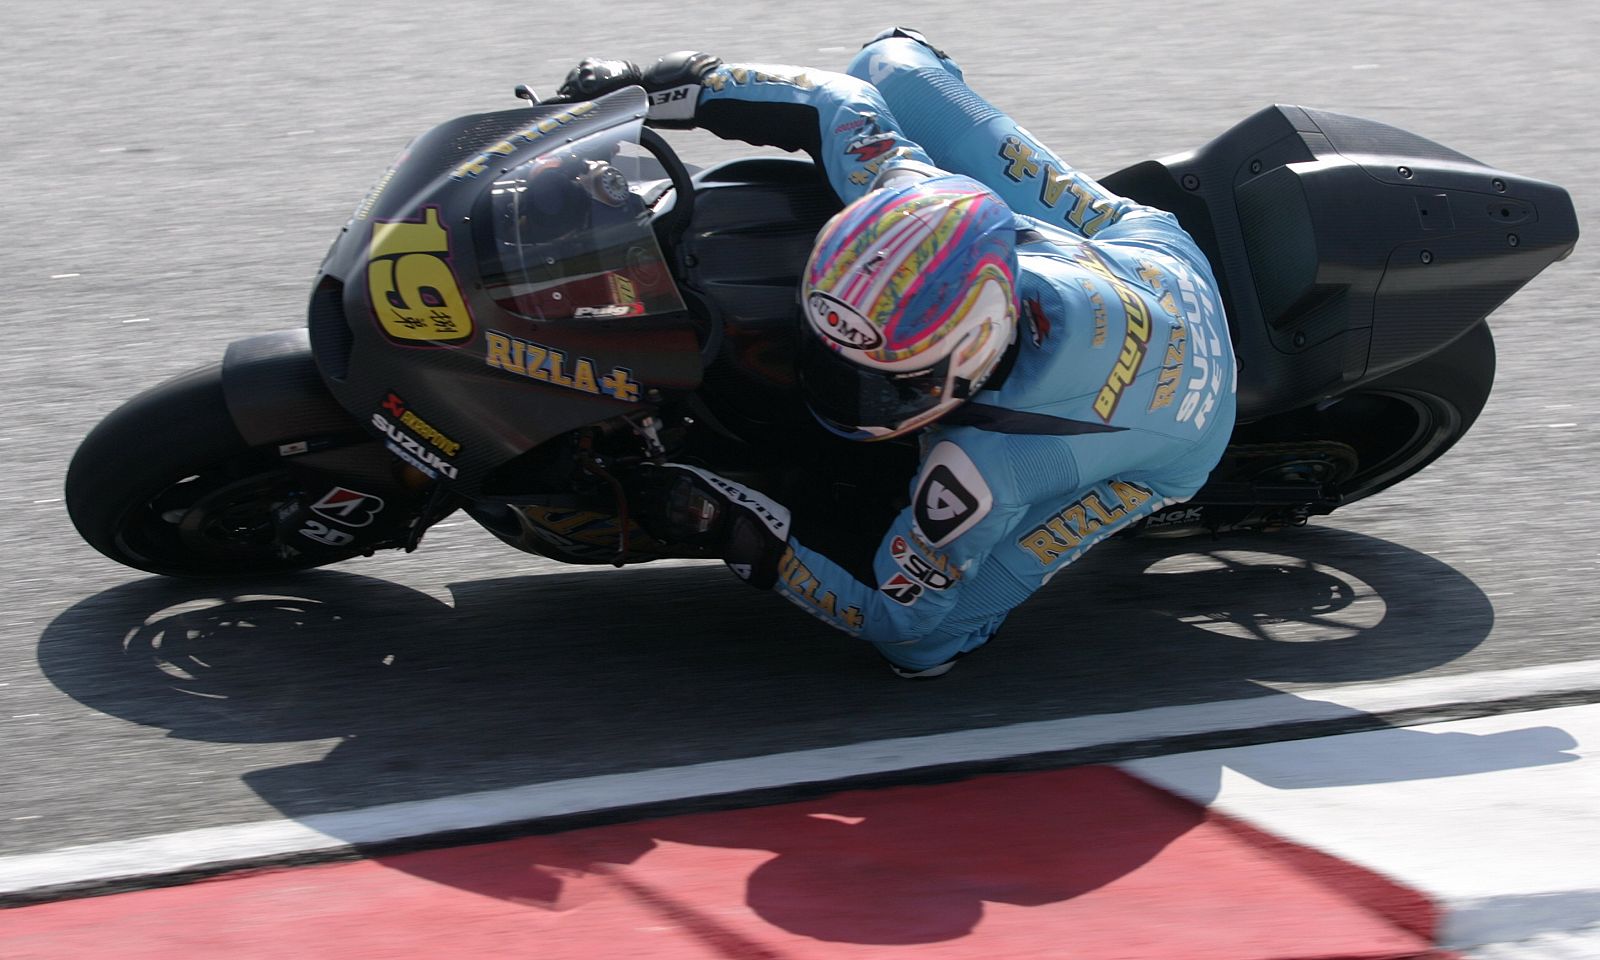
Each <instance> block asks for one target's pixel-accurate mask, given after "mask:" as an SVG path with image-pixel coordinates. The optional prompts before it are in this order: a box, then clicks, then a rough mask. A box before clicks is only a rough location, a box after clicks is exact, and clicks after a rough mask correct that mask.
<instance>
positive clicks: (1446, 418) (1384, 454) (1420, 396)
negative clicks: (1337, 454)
mask: <svg viewBox="0 0 1600 960" xmlns="http://www.w3.org/2000/svg"><path fill="white" fill-rule="evenodd" d="M1494 366H1495V357H1494V337H1493V335H1492V334H1490V332H1489V325H1488V324H1487V323H1480V324H1478V325H1477V326H1476V327H1474V328H1472V329H1471V330H1469V331H1468V332H1467V333H1466V334H1464V335H1463V336H1461V337H1460V338H1459V339H1457V340H1456V341H1455V342H1454V343H1452V344H1450V346H1448V347H1446V348H1444V349H1443V350H1441V351H1439V352H1438V353H1436V354H1434V355H1433V356H1431V357H1428V358H1427V359H1425V360H1422V361H1420V362H1418V363H1415V364H1413V365H1411V366H1409V367H1405V368H1404V369H1401V370H1397V371H1395V372H1394V373H1391V374H1389V375H1388V376H1386V377H1382V378H1380V379H1378V380H1375V381H1373V382H1372V383H1370V384H1365V385H1363V386H1362V387H1360V388H1359V389H1358V390H1356V391H1353V392H1351V393H1349V394H1346V395H1345V396H1342V397H1339V398H1337V399H1336V400H1334V401H1333V402H1331V403H1327V404H1322V405H1319V407H1318V408H1317V411H1316V416H1317V420H1318V424H1317V428H1316V429H1317V430H1318V431H1319V433H1320V434H1321V435H1323V436H1325V437H1327V438H1328V439H1331V440H1336V441H1339V442H1342V443H1346V444H1349V445H1350V446H1351V447H1353V448H1354V449H1355V451H1356V456H1357V462H1358V465H1357V468H1356V471H1355V473H1354V475H1353V476H1351V477H1349V478H1347V479H1345V480H1343V481H1342V482H1340V483H1339V484H1337V485H1336V489H1337V490H1338V493H1339V498H1340V499H1339V505H1340V506H1343V505H1344V504H1347V503H1353V502H1355V501H1357V500H1361V499H1364V498H1366V497H1370V496H1372V495H1373V494H1375V493H1377V492H1379V491H1381V490H1386V489H1388V488H1389V487H1392V486H1394V485H1395V484H1397V483H1399V482H1400V481H1402V480H1404V479H1406V478H1407V477H1409V476H1411V475H1412V474H1414V473H1416V472H1417V471H1419V470H1421V469H1422V468H1423V467H1426V466H1427V465H1428V464H1430V463H1432V462H1433V461H1435V460H1437V459H1439V457H1441V456H1443V455H1444V453H1445V451H1447V450H1449V449H1450V448H1451V447H1453V446H1455V444H1456V442H1457V441H1459V440H1460V439H1461V438H1462V436H1464V435H1465V434H1466V432H1467V429H1468V428H1469V427H1471V426H1472V424H1473V422H1474V421H1476V420H1477V419H1478V414H1479V413H1481V412H1482V411H1483V406H1484V404H1485V403H1486V402H1488V400H1489V389H1490V388H1491V387H1492V386H1493V385H1494Z"/></svg>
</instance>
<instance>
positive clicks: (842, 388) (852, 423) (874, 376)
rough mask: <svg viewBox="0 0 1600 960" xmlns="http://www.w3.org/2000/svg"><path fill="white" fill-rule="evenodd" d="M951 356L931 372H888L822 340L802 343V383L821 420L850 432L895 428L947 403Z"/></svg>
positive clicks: (813, 338) (812, 339) (809, 338)
mask: <svg viewBox="0 0 1600 960" xmlns="http://www.w3.org/2000/svg"><path fill="white" fill-rule="evenodd" d="M949 370H950V358H949V357H948V356H947V357H945V359H944V360H942V361H940V362H939V363H938V364H936V365H934V366H933V367H930V368H929V369H927V370H918V371H916V372H914V373H883V372H881V371H877V370H868V369H866V368H865V367H862V366H859V365H857V364H854V363H851V362H850V361H849V360H847V359H845V357H844V356H843V355H841V354H840V353H838V352H837V351H835V350H833V349H831V348H829V347H828V345H827V344H826V343H824V342H823V340H822V339H821V338H820V337H816V336H807V337H805V338H803V340H802V342H801V345H800V384H801V387H802V389H804V391H805V396H806V401H807V402H808V403H810V405H811V409H812V410H814V411H815V412H816V414H817V415H818V416H819V417H822V418H823V419H824V420H827V421H829V422H830V423H832V424H834V425H835V426H837V427H840V428H843V429H845V430H855V429H858V428H860V427H885V428H890V429H893V428H895V427H898V426H900V425H901V424H903V423H905V422H906V421H907V420H910V419H912V418H913V417H916V416H919V415H920V414H923V413H927V412H928V411H929V410H932V409H933V408H934V407H936V406H938V404H939V402H940V401H941V400H943V399H944V389H945V377H946V375H947V374H948V373H949Z"/></svg>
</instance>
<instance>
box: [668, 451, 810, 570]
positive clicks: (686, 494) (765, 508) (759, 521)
mask: <svg viewBox="0 0 1600 960" xmlns="http://www.w3.org/2000/svg"><path fill="white" fill-rule="evenodd" d="M644 488H645V492H644V496H643V498H642V499H643V506H644V510H643V516H642V517H641V518H640V522H641V523H642V524H643V525H644V527H645V529H646V530H648V531H649V532H650V535H651V536H653V537H655V538H657V539H659V540H664V541H666V542H668V543H684V544H688V545H690V546H699V547H706V548H708V549H710V550H711V552H712V553H713V554H715V555H716V556H717V557H718V558H720V559H721V560H722V561H723V562H725V563H726V564H727V565H728V569H730V570H732V571H733V572H734V574H735V575H737V576H738V577H739V579H741V580H743V581H745V582H746V583H748V584H750V585H751V586H753V587H758V588H760V589H762V590H770V589H771V588H772V585H773V584H775V583H777V580H778V563H779V561H780V560H781V559H782V557H783V551H784V548H785V547H786V546H787V544H788V540H789V509H788V508H787V507H785V506H783V505H782V504H780V503H778V502H776V501H775V500H772V499H771V498H770V497H768V496H767V495H766V494H764V493H762V492H760V491H759V490H753V489H751V488H749V487H747V486H745V485H743V484H740V483H735V482H733V481H732V480H728V479H726V478H724V477H719V476H717V475H716V474H714V473H712V472H710V471H709V470H703V469H701V468H699V467H691V466H687V465H685V464H681V463H665V464H661V465H660V466H656V467H652V468H650V472H649V475H648V476H647V477H646V479H645V482H644Z"/></svg>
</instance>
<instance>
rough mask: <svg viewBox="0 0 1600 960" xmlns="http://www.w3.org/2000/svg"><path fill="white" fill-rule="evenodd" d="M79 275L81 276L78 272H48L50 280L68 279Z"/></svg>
mask: <svg viewBox="0 0 1600 960" xmlns="http://www.w3.org/2000/svg"><path fill="white" fill-rule="evenodd" d="M79 276H82V274H79V273H52V274H50V279H51V280H69V279H71V278H73V277H79Z"/></svg>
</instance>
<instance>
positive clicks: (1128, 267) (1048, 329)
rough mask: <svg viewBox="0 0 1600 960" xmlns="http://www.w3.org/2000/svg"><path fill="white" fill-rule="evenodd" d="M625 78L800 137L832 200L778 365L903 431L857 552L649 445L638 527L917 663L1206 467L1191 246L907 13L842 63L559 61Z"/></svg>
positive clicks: (868, 431)
mask: <svg viewBox="0 0 1600 960" xmlns="http://www.w3.org/2000/svg"><path fill="white" fill-rule="evenodd" d="M631 84H638V85H642V86H644V87H645V89H646V91H647V92H648V93H649V95H650V103H651V107H650V115H649V119H650V122H652V123H654V124H658V125H662V126H680V127H686V126H698V127H701V128H704V129H707V130H709V131H711V132H712V133H714V134H717V135H718V136H722V137H725V138H730V139H738V140H743V141H746V142H749V143H753V144H757V145H772V146H777V147H781V148H785V149H791V150H805V151H806V152H807V153H809V154H810V155H811V156H812V158H813V159H814V160H815V161H816V162H817V164H818V165H819V166H820V167H821V169H822V170H823V171H824V172H825V173H826V175H827V178H828V182H829V183H830V184H831V186H832V187H833V189H834V191H835V192H836V193H837V194H838V195H839V197H840V199H841V200H842V201H844V202H845V203H846V207H845V208H844V210H842V211H841V212H840V213H839V214H837V215H836V216H835V217H834V218H833V219H832V220H831V221H830V222H829V223H828V224H827V226H825V227H824V228H823V230H822V232H821V233H820V234H819V236H818V239H817V240H816V242H815V245H814V248H813V251H812V255H811V259H810V262H809V264H808V265H807V269H806V273H805V275H804V278H803V289H802V291H801V296H802V305H803V308H804V310H803V312H804V315H805V318H806V325H807V328H808V330H809V331H810V334H811V336H808V337H805V338H804V345H803V347H802V356H801V361H800V379H801V386H802V390H803V392H804V394H805V397H806V400H807V403H808V404H809V406H810V407H811V410H812V412H813V414H814V415H815V416H816V418H817V420H818V421H819V422H820V423H821V424H822V425H823V426H824V427H826V428H827V429H829V430H831V431H833V432H835V433H837V434H839V435H841V436H844V437H848V438H851V439H855V440H862V441H872V440H882V439H888V438H891V437H898V436H905V435H912V434H915V435H916V437H917V440H918V443H919V449H920V462H919V465H918V469H917V472H916V476H915V479H914V480H913V481H912V484H911V487H910V490H909V494H910V505H909V506H907V507H906V508H905V509H904V510H902V511H901V512H900V514H899V515H898V516H896V517H895V518H894V520H893V522H892V523H891V524H890V526H889V529H888V530H887V531H870V532H867V533H865V534H863V536H869V537H871V538H872V539H873V540H875V541H876V548H875V550H873V551H872V552H871V553H870V556H869V555H868V554H867V552H866V551H861V553H862V558H861V559H858V560H852V559H847V558H844V557H840V556H832V557H830V556H828V555H824V554H823V553H822V552H819V551H817V550H814V549H811V548H810V547H808V546H807V545H806V544H805V543H804V542H803V540H802V539H801V538H800V537H799V536H797V535H796V534H795V532H794V530H793V529H792V524H791V519H792V518H791V516H790V514H789V511H788V510H787V509H786V508H785V507H783V506H782V505H781V504H778V503H776V502H775V501H773V500H772V499H771V498H769V497H767V496H766V495H765V494H762V493H761V492H759V491H756V490H752V489H750V488H748V487H745V486H743V485H741V484H738V483H735V482H733V481H730V480H728V479H726V478H723V477H719V476H717V475H715V474H713V473H710V472H709V471H706V470H704V469H701V468H699V467H694V466H690V465H683V464H669V465H666V466H664V467H662V468H660V469H661V470H662V472H663V474H664V475H665V479H666V482H665V483H664V484H663V489H664V495H663V497H662V498H661V508H660V510H659V511H657V514H658V515H657V517H656V522H657V523H659V524H663V525H666V526H668V527H670V528H671V535H672V536H673V537H674V538H677V539H692V540H696V541H698V542H701V543H705V544H710V545H712V546H714V547H715V552H717V553H718V554H719V555H720V556H721V557H723V559H725V560H726V561H727V563H728V564H729V566H730V567H731V568H732V569H733V570H734V572H735V573H737V574H738V575H739V576H741V577H743V578H744V579H746V580H747V581H749V582H751V583H752V584H754V585H756V586H759V587H771V588H773V589H776V590H777V591H778V592H779V593H781V594H782V595H783V596H784V597H786V598H787V599H789V600H790V601H792V602H794V603H795V604H797V605H798V606H800V607H801V608H802V609H805V610H806V611H807V612H809V613H811V614H813V615H815V616H817V617H819V618H820V619H822V620H824V621H826V622H828V623H830V624H831V625H833V626H835V627H837V628H839V629H841V630H843V631H845V632H847V633H850V634H852V635H856V636H860V637H863V638H865V639H866V640H869V641H871V642H872V643H874V644H875V645H876V647H877V649H878V651H879V652H880V653H881V654H882V655H883V656H884V657H885V658H886V659H887V660H888V661H889V663H890V665H891V666H892V667H893V669H894V670H895V672H896V673H897V674H899V675H901V676H906V677H918V678H920V677H933V676H938V675H941V674H943V673H944V672H946V671H948V670H949V669H950V666H951V665H952V664H953V663H954V661H955V660H956V659H957V658H958V657H960V656H962V655H964V654H966V653H968V652H970V651H972V650H974V649H976V648H977V647H979V646H981V645H982V644H984V643H985V642H987V641H988V640H989V638H990V637H991V636H993V635H994V633H995V631H996V630H997V629H998V628H999V627H1000V625H1001V623H1002V622H1003V621H1004V620H1005V618H1006V616H1007V615H1008V614H1009V613H1010V611H1011V610H1012V609H1014V608H1015V607H1016V606H1017V605H1019V604H1021V603H1022V602H1023V601H1024V600H1026V599H1027V598H1028V597H1029V596H1030V595H1031V594H1032V593H1033V592H1034V591H1035V590H1036V589H1038V588H1039V587H1040V586H1041V585H1043V584H1044V583H1046V582H1048V581H1049V580H1050V578H1052V577H1053V576H1055V575H1056V574H1057V573H1059V572H1060V571H1061V569H1063V568H1064V567H1066V566H1067V565H1068V564H1070V563H1071V562H1072V561H1073V560H1075V559H1077V558H1078V557H1079V556H1081V555H1082V554H1083V553H1084V552H1085V551H1086V550H1088V549H1089V548H1090V547H1091V546H1093V545H1094V544H1095V543H1097V542H1099V541H1100V540H1103V539H1104V538H1105V537H1107V536H1109V535H1111V534H1113V533H1115V532H1117V531H1118V530H1121V529H1123V528H1125V527H1127V526H1129V525H1130V524H1132V523H1134V522H1136V521H1138V520H1140V519H1142V518H1144V517H1147V516H1149V515H1150V514H1152V513H1154V512H1156V511H1157V510H1159V509H1161V508H1162V507H1164V506H1167V505H1169V504H1172V503H1177V502H1180V501H1182V500H1185V499H1187V498H1189V497H1190V496H1192V495H1193V494H1194V493H1195V491H1196V490H1198V489H1199V487H1200V486H1201V485H1202V484H1203V483H1204V482H1205V479H1206V477H1207V475H1208V474H1209V473H1210V471H1211V469H1212V467H1214V466H1215V465H1216V463H1217V461H1218V460H1219V459H1220V457H1221V455H1222V452H1223V448H1224V447H1225V445H1226V443H1227V440H1228V437H1229V435H1230V433H1231V432H1232V428H1233V422H1234V380H1235V371H1234V361H1233V353H1232V347H1231V343H1230V340H1229V336H1228V330H1227V323H1226V319H1225V317H1224V315H1223V309H1222V303H1221V300H1220V298H1219V297H1218V294H1217V284H1216V281H1215V279H1214V277H1213V275H1212V272H1211V268H1210V265H1209V264H1208V263H1207V261H1206V259H1205V257H1204V255H1203V254H1202V253H1201V252H1200V250H1199V248H1198V247H1197V246H1196V245H1195V243H1194V240H1193V239H1192V238H1191V237H1190V236H1189V235H1188V234H1187V233H1186V232H1185V231H1184V230H1183V229H1182V228H1181V227H1180V226H1179V225H1178V222H1177V220H1176V218H1174V217H1173V216H1172V215H1171V214H1169V213H1167V212H1165V211H1162V210H1158V209H1155V208H1152V207H1148V206H1144V205H1142V204H1139V203H1137V202H1135V201H1133V200H1130V199H1127V198H1124V197H1119V196H1116V195H1115V194H1112V193H1111V192H1109V191H1108V190H1106V189H1105V188H1104V187H1103V186H1101V185H1100V184H1098V183H1097V182H1095V181H1094V180H1093V179H1091V178H1089V177H1088V176H1086V175H1084V174H1083V173H1081V172H1079V171H1077V170H1075V169H1073V168H1072V167H1071V166H1069V165H1068V164H1067V163H1065V162H1064V161H1063V160H1062V159H1061V158H1060V157H1059V156H1057V155H1056V154H1055V153H1054V152H1052V151H1051V150H1050V149H1049V148H1048V147H1046V146H1044V145H1043V144H1041V143H1039V142H1038V141H1036V140H1035V139H1034V138H1033V137H1032V135H1031V134H1029V133H1028V132H1027V131H1026V130H1024V129H1023V128H1022V127H1020V126H1019V125H1017V124H1016V122H1015V121H1013V120H1012V119H1011V118H1009V117H1008V116H1006V115H1005V114H1003V113H1001V112H1000V111H999V110H998V109H996V108H995V107H994V106H992V105H991V104H989V103H988V102H987V101H986V100H984V99H983V98H982V97H980V96H979V95H978V94H977V93H975V92H974V91H973V90H972V89H971V88H970V87H969V86H967V84H966V83H965V81H964V79H963V76H962V72H961V70H960V68H959V67H958V66H957V65H956V64H955V62H954V61H952V60H951V59H950V58H949V57H948V56H947V55H945V54H944V53H943V51H941V50H938V49H937V48H935V47H933V46H932V45H931V44H930V43H929V42H928V41H927V40H926V39H925V38H923V37H922V36H921V35H920V34H918V33H916V32H915V31H911V30H906V29H903V28H895V29H892V30H887V31H884V32H883V33H882V34H880V35H879V36H878V37H877V38H875V39H874V40H873V41H872V42H871V43H869V44H867V46H866V47H864V48H863V49H862V51H861V52H860V54H858V55H857V56H856V57H855V59H854V60H853V61H852V62H851V64H850V66H849V68H848V71H847V73H846V74H837V73H830V72H826V71H819V70H813V69H809V68H799V67H788V66H769V65H754V64H745V65H735V64H724V63H723V62H721V61H720V60H719V59H718V58H716V57H713V56H711V55H709V54H704V53H694V54H672V55H669V56H667V57H663V58H662V59H661V60H660V61H658V62H657V63H656V64H655V65H654V66H652V67H650V68H649V69H648V70H640V69H639V68H638V67H636V66H635V65H633V64H631V63H628V62H626V61H618V60H595V59H590V60H585V61H584V62H583V63H582V64H580V65H579V66H578V67H577V68H575V69H574V70H573V71H572V72H571V74H569V76H568V78H567V82H566V84H565V85H564V86H563V87H562V88H561V91H560V94H561V96H563V97H565V98H569V99H570V98H575V97H585V96H596V95H599V94H602V93H606V92H610V91H612V90H615V89H619V88H620V87H622V86H626V85H631Z"/></svg>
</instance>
